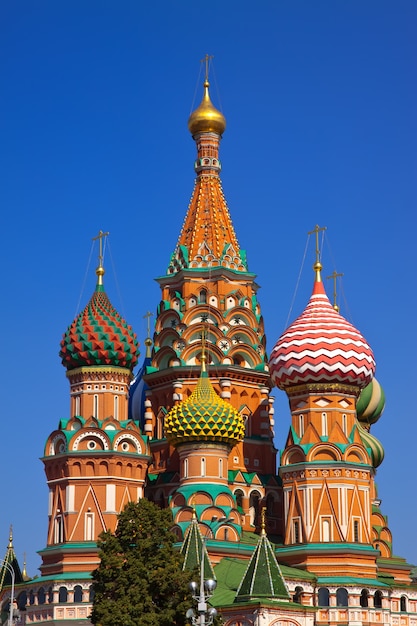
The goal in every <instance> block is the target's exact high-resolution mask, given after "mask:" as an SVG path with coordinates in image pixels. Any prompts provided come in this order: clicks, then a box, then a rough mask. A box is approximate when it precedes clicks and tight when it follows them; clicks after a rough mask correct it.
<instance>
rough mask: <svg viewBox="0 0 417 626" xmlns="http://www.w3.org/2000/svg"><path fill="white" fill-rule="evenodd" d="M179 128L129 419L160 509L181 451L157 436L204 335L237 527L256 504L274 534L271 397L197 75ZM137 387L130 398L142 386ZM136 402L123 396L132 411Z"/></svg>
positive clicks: (253, 515) (193, 372) (253, 289)
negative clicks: (232, 431) (192, 154)
mask: <svg viewBox="0 0 417 626" xmlns="http://www.w3.org/2000/svg"><path fill="white" fill-rule="evenodd" d="M188 128H189V130H190V133H191V135H192V137H193V139H194V141H195V143H196V146H197V159H196V161H195V172H196V179H195V185H194V191H193V194H192V197H191V201H190V205H189V207H188V211H187V214H186V216H185V219H184V223H183V226H182V229H181V232H180V235H179V238H178V242H177V246H176V248H175V250H174V253H173V254H172V257H171V260H170V263H169V266H168V269H167V272H166V274H165V275H164V276H162V277H160V278H158V279H157V280H158V282H159V284H160V286H161V292H162V297H161V302H160V304H159V307H158V310H157V317H156V323H155V333H154V337H153V341H154V345H153V350H152V356H151V359H150V364H149V365H148V367H147V368H146V375H145V376H144V380H145V382H146V385H147V387H148V390H147V399H146V401H145V411H144V414H143V415H141V416H139V415H138V413H136V415H135V417H136V418H138V419H139V418H141V419H142V420H143V422H144V431H145V433H146V434H147V435H149V437H150V438H151V450H152V455H153V465H152V467H151V468H150V479H149V482H148V484H149V486H148V490H147V493H148V495H149V497H151V498H152V499H154V500H155V501H156V502H158V503H160V504H162V505H166V504H167V503H168V498H169V494H170V493H171V492H172V491H173V490H175V489H176V488H177V487H178V485H179V483H180V481H181V480H183V478H180V460H179V456H178V452H179V451H181V450H182V447H177V448H176V449H175V448H174V447H173V445H172V441H171V440H169V438H167V436H166V435H167V433H166V432H165V418H166V415H167V414H168V412H169V411H170V409H172V407H173V406H174V405H175V404H176V403H177V402H179V401H181V400H184V399H186V398H188V396H190V394H191V393H193V391H194V389H195V388H196V385H197V383H198V380H199V377H200V367H201V360H202V337H203V336H204V337H205V345H206V348H205V349H206V358H207V372H208V374H209V377H210V381H211V384H212V385H213V387H214V389H215V391H216V392H217V393H218V394H219V395H220V397H221V398H223V399H224V400H227V401H228V402H230V403H231V405H232V407H233V408H234V409H235V410H236V411H238V412H239V414H240V415H241V417H242V420H243V421H244V424H245V436H244V438H242V439H241V440H239V441H235V442H234V445H233V447H232V450H231V452H230V454H229V455H228V467H229V471H228V476H227V480H228V483H229V486H230V489H231V490H232V492H233V496H234V498H235V502H236V507H237V508H238V510H239V511H240V515H241V525H242V527H243V528H244V529H246V530H254V529H256V528H257V527H259V519H258V513H259V502H260V501H261V500H266V501H267V505H268V511H269V516H268V519H269V524H270V528H269V530H270V531H272V532H273V533H278V532H279V528H280V491H279V489H278V484H277V479H276V476H275V474H276V450H275V448H274V444H273V426H274V420H273V406H272V405H273V398H271V397H270V378H269V372H268V364H267V360H266V354H265V345H266V338H265V334H264V324H263V318H262V314H261V309H260V305H259V302H258V298H257V291H258V285H257V284H256V282H255V275H254V274H252V273H251V272H250V271H249V269H248V265H247V260H246V255H245V252H244V251H243V250H242V249H241V248H240V246H239V243H238V240H237V237H236V234H235V230H234V227H233V224H232V221H231V218H230V214H229V210H228V207H227V204H226V200H225V197H224V194H223V190H222V185H221V180H220V171H221V162H220V159H219V145H220V141H221V138H222V134H223V132H224V130H225V128H226V121H225V118H224V116H223V115H222V113H220V111H218V110H217V109H216V108H215V107H214V106H213V104H212V102H211V99H210V94H209V82H208V76H207V75H206V79H205V82H204V93H203V99H202V101H201V104H200V105H199V106H198V107H197V109H196V110H195V111H194V112H193V113H192V114H191V116H190V118H189V120H188ZM137 384H138V387H137V392H139V391H140V390H141V389H143V386H142V387H141V386H140V381H137ZM140 392H142V391H140ZM135 393H136V391H134V394H135ZM136 404H137V403H136V402H135V397H133V400H132V406H135V405H136ZM181 454H182V452H181ZM191 497H192V494H190V498H191ZM187 506H189V507H191V506H192V502H191V501H189V502H187ZM189 510H190V511H191V508H189ZM190 515H191V513H190ZM190 519H191V518H190Z"/></svg>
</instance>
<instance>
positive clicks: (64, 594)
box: [58, 587, 68, 602]
mask: <svg viewBox="0 0 417 626" xmlns="http://www.w3.org/2000/svg"><path fill="white" fill-rule="evenodd" d="M58 602H68V589H67V588H66V587H60V588H59V593H58Z"/></svg>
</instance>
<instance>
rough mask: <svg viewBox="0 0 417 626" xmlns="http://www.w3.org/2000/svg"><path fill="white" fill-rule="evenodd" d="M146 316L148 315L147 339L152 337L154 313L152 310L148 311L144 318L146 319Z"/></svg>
mask: <svg viewBox="0 0 417 626" xmlns="http://www.w3.org/2000/svg"><path fill="white" fill-rule="evenodd" d="M145 317H147V318H148V319H147V329H148V336H147V339H150V338H151V317H153V313H151V312H150V311H148V312H147V313H146V314H145V315H144V316H143V319H145Z"/></svg>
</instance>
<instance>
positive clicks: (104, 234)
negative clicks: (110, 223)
mask: <svg viewBox="0 0 417 626" xmlns="http://www.w3.org/2000/svg"><path fill="white" fill-rule="evenodd" d="M108 235H110V233H109V232H107V233H103V231H102V230H99V231H98V235H97V237H93V241H97V239H98V240H99V253H98V264H99V266H100V267H102V266H103V239H104V238H105V237H108Z"/></svg>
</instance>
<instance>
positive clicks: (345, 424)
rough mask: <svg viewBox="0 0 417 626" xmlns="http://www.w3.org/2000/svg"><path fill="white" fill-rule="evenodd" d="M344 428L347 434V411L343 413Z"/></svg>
mask: <svg viewBox="0 0 417 626" xmlns="http://www.w3.org/2000/svg"><path fill="white" fill-rule="evenodd" d="M342 430H343V432H344V433H345V435H347V415H346V413H343V415H342Z"/></svg>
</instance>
